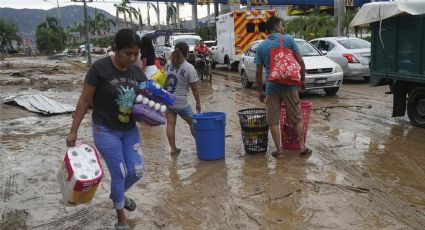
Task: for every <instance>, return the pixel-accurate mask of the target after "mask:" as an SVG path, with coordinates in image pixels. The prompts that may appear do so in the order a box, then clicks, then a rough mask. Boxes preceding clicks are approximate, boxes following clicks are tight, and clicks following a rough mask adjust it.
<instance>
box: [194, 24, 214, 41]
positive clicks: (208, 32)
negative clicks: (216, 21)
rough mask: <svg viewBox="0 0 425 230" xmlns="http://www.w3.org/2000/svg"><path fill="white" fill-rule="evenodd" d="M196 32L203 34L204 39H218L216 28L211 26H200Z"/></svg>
mask: <svg viewBox="0 0 425 230" xmlns="http://www.w3.org/2000/svg"><path fill="white" fill-rule="evenodd" d="M196 33H197V34H198V35H199V36H201V38H202V39H203V40H215V39H216V28H215V27H210V26H202V27H198V29H197V31H196Z"/></svg>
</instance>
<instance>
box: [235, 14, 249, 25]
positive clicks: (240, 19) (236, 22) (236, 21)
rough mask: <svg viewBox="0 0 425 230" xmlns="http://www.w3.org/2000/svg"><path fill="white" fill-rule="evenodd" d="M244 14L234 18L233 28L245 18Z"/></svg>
mask: <svg viewBox="0 0 425 230" xmlns="http://www.w3.org/2000/svg"><path fill="white" fill-rule="evenodd" d="M245 18H246V15H242V16H240V17H238V18H235V28H237V27H238V26H239V25H240V24H241V23H242V22H243V20H245Z"/></svg>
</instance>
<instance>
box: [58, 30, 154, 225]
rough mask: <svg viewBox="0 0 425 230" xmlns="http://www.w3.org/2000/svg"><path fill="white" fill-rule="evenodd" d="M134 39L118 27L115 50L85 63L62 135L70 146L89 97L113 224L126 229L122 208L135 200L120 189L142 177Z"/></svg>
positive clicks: (141, 77)
mask: <svg viewBox="0 0 425 230" xmlns="http://www.w3.org/2000/svg"><path fill="white" fill-rule="evenodd" d="M139 41H140V38H139V36H138V35H137V34H136V33H135V32H134V31H133V30H131V29H121V30H120V31H118V33H117V34H116V35H115V38H114V44H113V46H112V47H113V51H114V52H115V55H114V56H111V57H105V58H103V59H100V60H98V61H96V62H95V63H94V64H93V65H92V66H91V68H90V69H89V71H88V72H87V75H86V77H85V82H84V86H83V90H82V92H81V95H80V99H79V100H78V104H77V108H76V111H75V114H74V116H73V121H72V125H71V129H70V131H69V133H68V135H67V137H66V144H67V146H69V147H71V146H75V142H76V140H77V132H78V128H79V126H80V124H81V121H82V120H83V118H84V115H85V113H86V112H87V109H88V107H89V105H90V102H91V101H92V102H93V113H92V120H93V139H94V143H95V145H96V147H97V149H98V150H99V151H100V153H101V155H102V157H103V159H104V160H105V162H106V165H107V167H108V169H109V173H110V175H111V195H110V197H111V198H112V201H113V204H114V208H115V209H116V212H117V218H118V222H117V223H116V224H115V229H128V224H127V219H126V216H125V212H124V209H126V210H128V211H134V210H135V209H136V203H135V202H134V201H133V200H132V199H130V198H128V197H126V196H125V195H124V193H125V192H126V191H127V190H128V189H129V188H130V187H131V186H132V185H133V184H134V183H136V182H137V181H138V180H139V179H141V178H142V176H143V170H144V159H143V155H142V154H141V152H140V151H141V149H140V136H139V132H138V129H137V127H136V125H135V121H134V119H133V117H132V108H133V104H134V101H135V98H136V96H137V92H138V84H139V83H140V82H142V81H146V80H147V78H146V76H145V75H144V73H143V72H142V71H141V70H140V68H138V67H137V66H136V65H134V63H135V61H136V59H137V57H138V55H139Z"/></svg>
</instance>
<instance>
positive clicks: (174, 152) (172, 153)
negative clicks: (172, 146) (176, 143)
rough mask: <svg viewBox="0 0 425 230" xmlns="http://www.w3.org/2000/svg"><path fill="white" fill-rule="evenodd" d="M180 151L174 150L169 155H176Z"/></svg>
mask: <svg viewBox="0 0 425 230" xmlns="http://www.w3.org/2000/svg"><path fill="white" fill-rule="evenodd" d="M181 151H182V150H181V149H176V150H175V151H172V152H170V154H171V155H177V154H179V153H180V152H181Z"/></svg>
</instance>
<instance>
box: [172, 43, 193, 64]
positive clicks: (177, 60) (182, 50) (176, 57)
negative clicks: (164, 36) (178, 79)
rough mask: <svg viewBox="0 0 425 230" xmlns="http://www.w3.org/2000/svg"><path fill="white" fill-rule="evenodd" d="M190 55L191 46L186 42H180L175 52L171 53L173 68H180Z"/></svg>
mask: <svg viewBox="0 0 425 230" xmlns="http://www.w3.org/2000/svg"><path fill="white" fill-rule="evenodd" d="M188 53H189V46H188V45H187V44H186V42H179V43H177V44H176V45H175V46H174V51H173V52H172V53H171V66H173V67H174V68H179V67H180V65H181V64H182V63H183V62H184V61H185V60H186V57H187V54H188Z"/></svg>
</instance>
